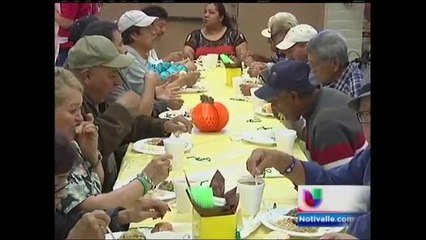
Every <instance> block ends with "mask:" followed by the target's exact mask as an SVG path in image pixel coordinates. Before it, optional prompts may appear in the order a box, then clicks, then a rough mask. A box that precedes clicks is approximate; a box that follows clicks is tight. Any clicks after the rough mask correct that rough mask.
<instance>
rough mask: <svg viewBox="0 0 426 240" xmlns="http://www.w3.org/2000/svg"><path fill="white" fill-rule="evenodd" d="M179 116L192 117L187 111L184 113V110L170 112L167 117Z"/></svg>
mask: <svg viewBox="0 0 426 240" xmlns="http://www.w3.org/2000/svg"><path fill="white" fill-rule="evenodd" d="M177 116H183V117H185V118H189V117H191V115H190V114H189V112H187V111H185V112H183V114H182V112H168V113H166V118H175V117H177Z"/></svg>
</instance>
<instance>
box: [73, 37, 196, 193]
mask: <svg viewBox="0 0 426 240" xmlns="http://www.w3.org/2000/svg"><path fill="white" fill-rule="evenodd" d="M68 59H69V62H68V66H69V69H70V70H71V71H72V72H73V73H74V75H75V76H76V77H77V79H78V80H80V82H81V83H82V84H83V86H84V94H83V106H82V114H83V116H85V115H86V114H88V113H92V114H93V116H94V117H95V124H96V125H97V126H99V151H100V152H101V154H102V156H104V160H103V162H102V164H103V167H104V172H105V180H104V184H103V190H102V192H109V191H111V190H112V186H113V184H114V182H115V180H116V178H117V172H118V167H119V166H120V163H121V158H122V156H123V155H124V154H123V152H121V151H119V149H120V147H122V146H124V145H126V144H128V143H130V142H134V141H136V140H139V139H143V138H148V137H165V136H167V135H168V134H169V133H171V132H176V131H181V132H187V131H191V129H192V124H191V123H190V122H189V121H188V120H186V119H185V118H183V117H179V118H174V119H172V120H169V121H167V120H164V119H156V118H152V117H148V116H144V115H141V114H140V98H139V95H137V94H136V93H135V92H133V91H130V92H127V93H125V94H124V95H122V96H121V97H120V98H118V99H117V101H116V102H114V103H112V104H108V103H107V102H106V101H105V100H106V98H107V96H108V95H109V94H111V92H112V91H113V90H114V89H115V88H117V87H118V86H119V85H120V84H121V78H120V75H119V73H118V71H119V70H120V69H122V68H125V67H128V66H129V65H130V64H132V63H133V61H134V58H133V57H131V56H126V55H124V54H120V53H119V52H118V50H117V48H116V47H115V45H114V44H113V43H112V42H111V41H110V40H109V39H107V38H105V37H103V36H97V35H94V36H85V37H83V38H81V39H80V40H78V41H77V43H76V44H75V46H74V47H72V48H71V49H70V51H69V57H68ZM179 122H181V123H183V125H181V124H179ZM125 148H126V149H127V147H125ZM114 153H115V154H114ZM116 156H118V157H117V158H116Z"/></svg>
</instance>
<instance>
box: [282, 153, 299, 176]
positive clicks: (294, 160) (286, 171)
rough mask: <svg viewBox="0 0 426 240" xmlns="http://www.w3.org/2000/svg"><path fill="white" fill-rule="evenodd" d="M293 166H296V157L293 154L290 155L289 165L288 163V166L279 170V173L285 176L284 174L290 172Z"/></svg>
mask: <svg viewBox="0 0 426 240" xmlns="http://www.w3.org/2000/svg"><path fill="white" fill-rule="evenodd" d="M295 166H296V159H295V158H294V157H293V156H291V163H290V165H288V167H287V168H286V169H284V171H283V172H280V173H281V174H282V175H284V176H286V175H288V174H290V173H291V172H293V170H294V167H295Z"/></svg>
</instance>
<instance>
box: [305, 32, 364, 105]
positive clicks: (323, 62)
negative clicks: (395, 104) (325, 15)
mask: <svg viewBox="0 0 426 240" xmlns="http://www.w3.org/2000/svg"><path fill="white" fill-rule="evenodd" d="M308 55H309V62H310V64H311V67H312V70H313V72H314V74H315V77H316V78H317V79H318V80H319V81H320V82H321V83H322V84H323V85H324V86H328V87H330V88H334V89H337V90H339V91H341V92H343V93H345V94H347V95H349V96H351V97H357V96H358V94H359V93H358V91H359V89H360V88H361V82H362V78H363V75H364V74H363V72H362V71H361V69H360V68H359V67H358V63H349V60H348V47H347V45H346V40H345V38H344V37H343V36H342V35H341V34H340V33H339V32H337V31H335V30H324V31H322V32H320V33H318V34H317V35H316V36H315V37H314V38H312V39H311V40H310V41H309V42H308Z"/></svg>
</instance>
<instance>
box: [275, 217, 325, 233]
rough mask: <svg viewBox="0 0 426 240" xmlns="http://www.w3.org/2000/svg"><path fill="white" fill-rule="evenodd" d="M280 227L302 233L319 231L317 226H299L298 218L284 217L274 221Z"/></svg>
mask: <svg viewBox="0 0 426 240" xmlns="http://www.w3.org/2000/svg"><path fill="white" fill-rule="evenodd" d="M274 225H275V226H276V227H278V228H281V229H284V230H287V231H293V232H301V233H316V232H318V228H317V227H298V226H297V218H284V219H281V220H278V221H277V222H275V223H274Z"/></svg>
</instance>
